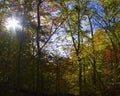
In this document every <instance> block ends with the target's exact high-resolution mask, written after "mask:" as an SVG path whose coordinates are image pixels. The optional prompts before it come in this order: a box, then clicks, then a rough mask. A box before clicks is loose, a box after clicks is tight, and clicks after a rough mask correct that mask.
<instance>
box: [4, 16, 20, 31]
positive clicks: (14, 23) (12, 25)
mask: <svg viewBox="0 0 120 96" xmlns="http://www.w3.org/2000/svg"><path fill="white" fill-rule="evenodd" d="M6 28H7V29H8V30H13V31H15V30H16V29H17V28H21V25H20V21H19V20H17V19H15V18H8V19H7V22H6Z"/></svg>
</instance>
